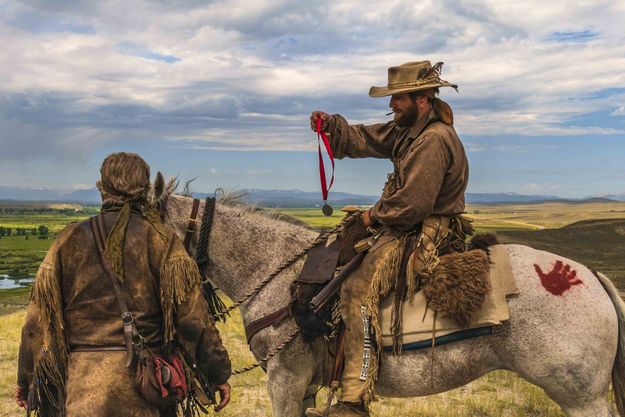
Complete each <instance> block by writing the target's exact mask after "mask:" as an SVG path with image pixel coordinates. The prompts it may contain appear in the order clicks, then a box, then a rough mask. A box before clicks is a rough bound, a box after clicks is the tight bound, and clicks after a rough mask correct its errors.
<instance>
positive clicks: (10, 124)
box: [0, 0, 625, 197]
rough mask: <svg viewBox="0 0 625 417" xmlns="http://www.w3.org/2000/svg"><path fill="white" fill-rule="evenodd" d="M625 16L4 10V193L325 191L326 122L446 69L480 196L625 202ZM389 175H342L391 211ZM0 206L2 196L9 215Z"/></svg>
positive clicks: (310, 7) (539, 10)
mask: <svg viewBox="0 0 625 417" xmlns="http://www.w3.org/2000/svg"><path fill="white" fill-rule="evenodd" d="M624 21H625V2H622V1H601V0H593V1H577V2H572V1H550V2H545V1H526V0H513V1H501V0H497V1H495V0H493V1H444V0H435V1H427V0H425V1H418V2H415V1H404V0H396V1H376V2H371V1H367V2H364V1H354V0H346V1H343V0H335V1H325V0H319V1H316V2H304V1H280V0H274V1H266V0H255V1H253V2H250V1H247V0H227V1H200V0H188V1H185V0H168V1H132V2H127V1H98V2H95V1H89V2H85V1H77V0H55V1H51V0H50V1H41V0H26V1H6V0H0V39H2V48H0V186H18V187H29V188H38V187H45V188H57V189H82V188H90V187H93V185H94V183H95V181H96V180H97V178H98V175H99V166H100V164H101V162H102V159H103V158H104V157H105V156H106V155H107V154H108V153H110V152H115V151H132V152H138V153H139V154H141V155H142V156H143V157H144V158H145V159H146V160H147V161H148V163H149V164H150V165H151V167H152V171H153V174H155V173H156V171H158V170H160V171H162V172H163V174H164V175H165V176H166V177H169V176H179V177H180V178H181V179H182V180H186V179H191V178H197V179H196V180H195V182H194V183H193V184H194V185H193V187H194V189H195V190H196V191H203V192H210V191H212V190H213V189H215V188H217V187H223V188H238V189H242V188H263V189H300V190H304V191H318V190H320V186H319V177H318V176H319V173H318V162H317V154H316V151H317V138H316V135H315V134H314V133H313V132H312V131H311V130H310V128H309V126H308V118H309V116H310V113H311V112H312V111H313V110H323V111H326V112H328V113H331V114H335V113H338V114H341V115H343V116H344V117H345V118H347V120H348V121H349V122H350V123H365V124H373V123H379V122H384V121H387V120H389V117H391V116H385V113H387V112H388V111H389V110H388V99H386V98H377V99H373V98H370V97H368V91H369V88H370V87H371V86H372V85H376V86H382V85H385V84H386V81H387V68H388V67H389V66H393V65H399V64H401V63H404V62H408V61H418V60H424V59H428V60H430V61H431V62H432V63H435V62H438V61H442V62H444V63H445V65H444V67H443V74H442V78H443V79H446V80H448V81H450V82H452V83H455V84H458V85H459V92H458V93H456V92H455V91H454V90H453V89H443V90H442V91H441V98H442V99H443V100H445V101H447V102H448V103H449V104H450V105H451V107H452V108H453V109H454V113H455V128H456V130H457V132H458V134H459V135H460V137H461V139H462V141H463V143H464V146H465V148H466V151H467V155H468V158H469V163H470V172H471V174H470V181H469V188H468V191H469V192H516V193H521V194H548V195H558V196H562V197H584V196H589V195H601V194H606V193H623V192H625V30H624V29H623V22H624ZM391 169H392V166H391V164H390V162H389V161H385V160H373V159H363V160H347V159H344V160H341V161H337V162H336V173H335V186H334V189H335V190H337V191H344V192H352V193H358V194H368V195H376V194H379V192H380V190H381V188H382V185H383V183H384V181H385V179H386V174H387V172H389V171H390V170H391ZM0 197H1V196H0Z"/></svg>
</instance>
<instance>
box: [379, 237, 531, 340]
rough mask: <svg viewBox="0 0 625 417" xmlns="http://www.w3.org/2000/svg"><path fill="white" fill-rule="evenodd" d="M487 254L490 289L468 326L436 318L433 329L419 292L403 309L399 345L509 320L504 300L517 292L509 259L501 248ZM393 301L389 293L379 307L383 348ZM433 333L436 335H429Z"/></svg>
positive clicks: (387, 335) (425, 304)
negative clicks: (401, 333) (488, 256)
mask: <svg viewBox="0 0 625 417" xmlns="http://www.w3.org/2000/svg"><path fill="white" fill-rule="evenodd" d="M489 250H490V262H491V266H490V274H489V279H490V283H491V288H492V289H491V291H490V292H489V293H488V294H487V295H486V298H485V300H484V303H483V305H482V308H481V309H480V310H479V311H478V312H477V313H475V314H474V315H473V318H472V319H471V321H470V322H469V326H468V327H466V328H462V327H460V326H458V324H457V323H456V322H455V321H453V320H450V319H446V318H444V317H440V315H439V316H437V317H436V326H434V311H432V310H431V309H429V308H427V301H426V299H425V297H424V296H423V293H422V292H421V291H419V292H417V293H416V294H415V295H414V296H413V297H412V298H410V299H408V300H406V302H404V305H403V311H402V323H403V338H402V344H403V345H407V344H415V343H417V342H422V341H427V340H431V339H432V338H433V337H436V338H440V337H443V336H447V335H451V334H452V333H457V332H461V331H466V330H469V329H478V328H485V327H488V326H495V325H499V324H501V323H503V322H504V321H506V320H509V319H510V313H509V311H508V302H507V299H506V297H507V296H509V295H514V294H518V292H519V291H518V289H517V287H516V284H515V283H514V277H513V276H512V268H511V266H510V258H509V255H508V252H507V250H506V248H505V246H504V245H494V246H490V247H489ZM394 297H395V294H394V293H392V294H390V295H389V296H388V297H386V298H385V299H384V300H383V301H382V303H381V304H380V328H381V329H382V338H383V343H384V346H392V345H393V337H392V333H391V312H392V307H393V299H394ZM434 329H436V332H434V331H433V330H434Z"/></svg>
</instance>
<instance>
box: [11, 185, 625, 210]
mask: <svg viewBox="0 0 625 417" xmlns="http://www.w3.org/2000/svg"><path fill="white" fill-rule="evenodd" d="M237 192H240V193H242V194H244V196H243V200H244V201H246V202H249V203H253V204H256V205H259V206H264V207H316V206H318V205H320V204H322V200H321V193H320V192H308V191H300V190H260V189H243V190H237ZM194 195H195V196H196V197H199V198H203V197H206V196H207V195H209V194H205V193H200V192H197V193H194ZM378 198H379V196H371V195H361V194H350V193H342V192H330V197H329V203H330V204H331V205H334V206H337V207H340V206H342V205H347V204H355V205H363V206H364V205H371V204H374V203H375V202H376V201H377V200H378ZM7 200H12V201H46V202H64V203H66V202H72V203H87V204H98V203H99V202H100V193H99V192H98V190H96V189H95V188H92V189H87V190H59V189H50V188H23V187H8V186H0V201H7ZM466 200H467V203H469V204H512V203H523V204H531V203H543V202H548V201H551V202H557V201H561V202H569V203H583V202H584V203H585V202H597V203H600V202H613V201H625V193H620V194H604V195H599V196H592V197H588V198H583V199H564V198H561V197H558V196H554V195H523V194H517V193H467V194H466Z"/></svg>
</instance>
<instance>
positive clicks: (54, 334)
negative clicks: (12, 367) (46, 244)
mask: <svg viewBox="0 0 625 417" xmlns="http://www.w3.org/2000/svg"><path fill="white" fill-rule="evenodd" d="M53 256H54V255H53ZM30 300H31V302H32V303H33V304H35V305H36V306H37V307H38V308H39V311H40V316H39V320H40V321H41V322H43V323H44V326H43V341H44V345H43V347H42V350H41V355H40V356H39V357H38V358H37V359H36V363H35V369H34V375H33V386H31V387H30V390H32V393H31V394H30V395H29V403H31V404H30V406H31V407H32V408H33V411H34V413H35V415H36V416H40V417H61V416H64V415H65V395H66V394H65V381H66V378H67V363H68V359H69V350H68V343H67V340H66V338H65V331H64V328H65V325H64V321H63V307H62V302H61V288H60V286H59V277H58V275H57V274H56V271H55V269H54V265H52V264H49V263H47V262H46V261H44V262H43V263H42V264H41V266H40V267H39V270H38V271H37V276H36V278H35V282H34V284H33V288H32V291H31V294H30ZM31 401H32V402H31Z"/></svg>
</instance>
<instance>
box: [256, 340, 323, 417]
mask: <svg viewBox="0 0 625 417" xmlns="http://www.w3.org/2000/svg"><path fill="white" fill-rule="evenodd" d="M316 352H318V349H315V348H314V347H311V346H306V345H304V343H303V342H302V341H301V340H300V339H297V340H295V341H294V342H293V344H292V345H291V346H289V348H287V349H285V350H284V351H283V352H281V353H280V354H278V355H276V356H275V357H274V358H272V359H271V360H270V361H269V362H268V363H267V389H268V390H269V397H270V399H271V408H272V412H273V417H299V416H302V417H303V416H304V412H305V411H306V408H308V407H313V406H314V403H315V397H314V393H315V384H316V383H317V380H319V382H320V381H321V375H319V370H320V369H322V368H323V366H322V359H321V358H320V357H319V355H318V354H316Z"/></svg>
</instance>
